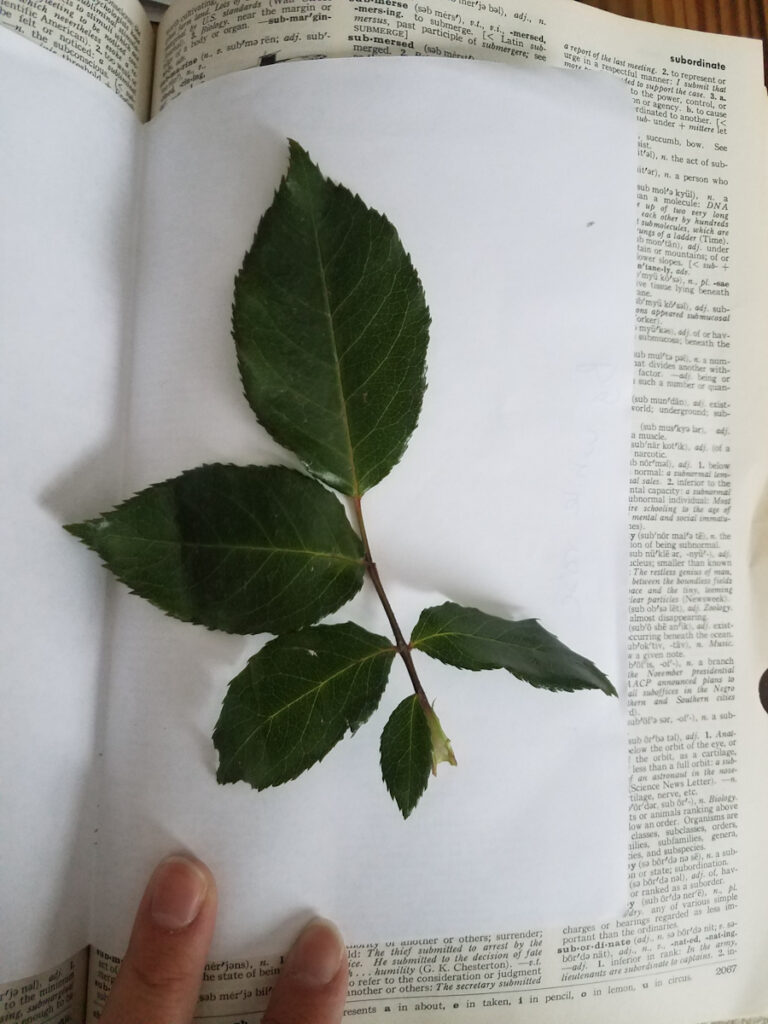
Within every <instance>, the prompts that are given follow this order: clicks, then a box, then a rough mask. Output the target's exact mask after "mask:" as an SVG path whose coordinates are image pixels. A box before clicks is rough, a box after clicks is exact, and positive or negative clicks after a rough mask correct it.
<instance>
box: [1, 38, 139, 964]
mask: <svg viewBox="0 0 768 1024" xmlns="http://www.w3.org/2000/svg"><path fill="white" fill-rule="evenodd" d="M0 140H2V141H1V142H0V224H1V225H2V228H1V229H0V439H2V443H1V444H0V488H1V493H2V511H1V512H0V571H1V573H2V578H1V581H0V692H1V699H2V708H3V715H2V718H3V727H2V739H1V740H0V787H1V789H2V796H1V797H0V822H2V824H1V825H0V830H1V832H2V840H1V841H0V922H2V925H1V926H0V981H2V980H5V979H7V980H11V979H13V978H18V977H22V976H24V975H26V974H29V973H32V972H33V971H37V970H40V969H41V968H42V967H44V966H48V965H50V964H53V963H58V962H59V961H61V960H62V959H64V958H65V957H67V956H69V955H71V954H72V953H73V952H75V951H76V950H78V949H79V948H80V947H81V946H83V945H84V944H85V943H86V942H87V941H88V915H89V883H90V854H91V850H92V840H93V837H94V833H93V829H94V828H95V827H96V826H95V824H94V821H93V812H94V803H93V792H92V788H91V783H92V781H93V774H92V770H93V765H94V763H95V761H96V760H98V758H97V750H96V740H95V730H96V728H97V724H98V720H97V693H98V676H99V671H100V667H101V661H102V653H103V652H102V624H103V615H104V595H105V590H106V584H107V580H106V577H105V576H104V573H103V572H102V571H101V570H100V569H99V567H98V564H93V563H92V562H91V563H90V564H89V562H88V561H87V560H85V559H83V557H82V554H83V552H82V548H81V546H80V545H79V544H78V543H77V541H75V540H74V538H73V537H70V536H68V535H67V534H66V533H65V532H64V530H63V529H62V524H63V523H66V522H72V521H73V520H75V519H77V518H78V517H79V516H80V513H81V512H82V507H83V506H82V502H83V495H84V491H85V493H88V495H89V499H88V500H89V501H90V500H93V501H96V502H98V503H103V502H109V501H110V500H111V499H112V497H113V496H114V491H115V488H116V487H117V486H119V484H118V482H117V480H116V470H117V468H118V467H117V452H118V450H119V448H120V440H121V439H120V437H119V436H118V434H117V433H116V431H117V429H118V419H117V415H118V404H119V403H118V391H117V388H118V375H119V374H118V371H119V363H120V355H121V346H122V344H123V342H124V341H125V340H126V339H125V326H126V324H125V320H126V318H127V312H128V311H127V309H126V303H127V298H128V294H129V293H128V285H129V273H130V269H131V264H132V260H131V244H132V241H133V238H132V226H133V217H132V202H133V180H134V174H133V172H134V163H135V160H136V158H137V156H138V142H139V127H138V125H137V123H136V120H135V118H134V116H133V114H132V113H131V112H130V111H129V110H128V109H127V108H126V107H125V104H124V103H123V102H122V101H121V100H120V99H118V97H116V96H114V95H113V94H112V93H110V92H109V91H108V90H107V89H105V88H104V87H103V86H102V85H99V84H98V83H97V82H94V81H93V80H92V79H90V77H89V76H88V75H87V74H85V72H81V71H78V70H76V69H75V68H73V67H72V66H71V65H69V64H67V63H66V62H65V61H63V60H60V59H58V58H56V57H54V56H52V55H51V54H49V53H46V52H45V51H44V50H42V49H41V48H40V47H38V46H37V45H35V44H34V43H29V42H27V41H26V40H24V39H22V38H20V37H19V36H17V35H16V34H15V33H13V32H10V31H9V30H7V29H0ZM84 481H87V486H86V487H85V488H84Z"/></svg>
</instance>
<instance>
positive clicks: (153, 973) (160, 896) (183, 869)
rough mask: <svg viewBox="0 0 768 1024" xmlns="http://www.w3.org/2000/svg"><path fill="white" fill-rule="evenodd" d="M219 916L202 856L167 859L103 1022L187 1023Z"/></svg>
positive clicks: (142, 910)
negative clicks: (217, 915) (198, 858)
mask: <svg viewBox="0 0 768 1024" xmlns="http://www.w3.org/2000/svg"><path fill="white" fill-rule="evenodd" d="M215 919H216V884H215V882H214V880H213V875H212V874H211V872H210V871H209V870H208V868H207V867H206V866H205V864H203V863H202V862H201V861H199V860H195V859H194V858H191V857H169V858H168V859H167V860H164V861H162V863H161V864H159V865H158V867H157V868H155V871H154V873H153V875H152V877H151V879H150V881H149V885H148V886H147V889H146V891H145V893H144V896H143V897H142V900H141V904H140V905H139V909H138V912H137V914H136V920H135V921H134V925H133V932H132V933H131V940H130V943H129V945H128V952H127V953H126V955H125V959H124V960H123V963H122V965H121V967H120V972H119V974H118V976H117V978H116V979H115V983H114V985H113V986H112V991H111V993H110V995H109V998H108V999H107V1003H106V1006H105V1008H104V1012H103V1014H102V1015H101V1018H100V1021H101V1024H189V1022H190V1021H191V1020H192V1014H193V1013H194V1009H195V1005H196V1003H197V1000H198V996H199V994H200V981H201V979H202V975H203V968H204V967H205V960H206V956H207V953H208V947H209V945H210V942H211V936H212V934H213V925H214V922H215Z"/></svg>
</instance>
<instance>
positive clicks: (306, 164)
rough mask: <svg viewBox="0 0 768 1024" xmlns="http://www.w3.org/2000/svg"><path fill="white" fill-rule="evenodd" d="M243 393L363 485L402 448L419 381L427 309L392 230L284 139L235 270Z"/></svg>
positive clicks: (337, 481)
mask: <svg viewBox="0 0 768 1024" xmlns="http://www.w3.org/2000/svg"><path fill="white" fill-rule="evenodd" d="M232 325H233V334H234V338H235V343H236V346H237V356H238V361H239V365H240V374H241V376H242V380H243V385H244V388H245V393H246V396H247V398H248V401H249V402H250V404H251V407H252V409H253V411H254V412H255V413H256V415H257V417H258V418H259V420H260V421H261V423H262V424H263V425H264V426H265V427H266V429H267V430H268V431H269V432H270V434H272V436H273V437H274V438H275V439H276V440H277V441H279V442H280V444H282V445H284V446H285V447H286V448H290V449H291V451H293V452H295V453H296V454H297V455H298V456H299V457H300V458H301V459H302V460H303V461H304V463H305V464H306V465H307V466H308V467H309V469H310V470H311V472H312V473H314V474H315V475H316V476H318V477H319V478H320V479H321V480H323V481H325V483H327V484H328V485H329V486H331V487H333V488H335V489H336V490H338V491H341V492H343V493H344V494H349V495H355V496H359V495H361V494H363V493H364V492H365V491H367V490H368V489H369V488H371V487H373V485H374V484H376V483H378V482H379V480H381V479H382V478H383V477H385V476H386V475H387V473H389V471H390V470H391V469H392V467H393V466H394V465H395V464H396V463H397V462H398V461H399V460H400V458H401V456H402V454H403V452H404V451H405V447H406V445H407V443H408V439H409V438H410V436H411V433H412V432H413V429H414V427H415V426H416V423H417V420H418V417H419V412H420V410H421V401H422V396H423V394H424V389H425V386H426V382H425V359H426V349H427V340H428V332H429V311H428V309H427V306H426V300H425V298H424V291H423V289H422V286H421V282H420V281H419V278H418V275H417V274H416V271H415V270H414V268H413V265H412V263H411V260H410V258H409V256H408V254H407V253H406V252H405V250H404V249H403V246H402V243H401V242H400V239H399V237H398V234H397V231H396V230H395V229H394V227H393V226H392V225H391V224H390V223H389V221H388V220H387V219H386V217H384V216H382V214H380V213H377V212H376V211H375V210H371V209H369V208H368V207H367V206H366V205H365V204H364V203H363V202H362V200H361V199H360V198H359V197H358V196H356V195H353V194H352V193H351V192H350V191H349V190H348V189H346V188H344V187H343V186H342V185H336V184H334V183H333V182H331V181H329V180H328V179H327V178H325V177H324V176H323V174H322V173H321V172H320V170H319V169H318V168H317V167H316V166H315V164H313V163H312V161H311V160H310V158H309V156H308V154H307V153H306V152H305V151H304V150H303V149H302V148H301V146H299V145H298V143H296V142H293V141H291V142H290V164H289V167H288V172H287V174H286V176H285V177H284V178H283V180H282V183H281V184H280V187H279V189H278V190H277V193H276V194H275V199H274V201H273V203H272V205H271V207H270V208H269V209H268V210H267V211H266V213H265V214H264V216H263V217H262V220H261V223H260V224H259V227H258V231H257V233H256V237H255V239H254V242H253V246H252V247H251V249H250V251H249V252H248V253H247V255H246V257H245V261H244V263H243V266H242V269H241V270H240V273H239V275H238V277H237V280H236V282H235V298H234V308H233V316H232Z"/></svg>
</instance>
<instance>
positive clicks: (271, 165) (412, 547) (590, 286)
mask: <svg viewBox="0 0 768 1024" xmlns="http://www.w3.org/2000/svg"><path fill="white" fill-rule="evenodd" d="M287 136H291V137H294V138H296V139H298V140H299V141H300V142H301V143H302V144H303V145H304V146H305V147H306V148H308V149H309V151H310V153H311V154H312V156H313V158H314V159H315V160H316V161H318V163H319V164H320V166H321V167H322V169H323V170H324V171H325V172H326V173H327V174H329V175H331V176H332V177H334V178H335V179H336V180H340V181H343V182H344V183H345V184H347V185H348V186H349V187H351V188H353V189H355V190H357V191H359V192H360V193H361V195H362V196H363V198H364V199H365V201H366V202H368V203H369V204H370V205H373V206H375V207H376V208H378V209H380V210H382V211H384V212H386V214H387V215H388V216H389V217H390V219H391V220H392V221H393V223H394V224H395V225H396V226H397V228H398V230H399V231H400V234H401V236H402V238H403V240H404V243H405V245H406V248H408V249H409V251H410V252H411V254H412V256H413V259H414V263H415V265H416V267H417V268H418V270H419V272H420V274H421V275H422V279H423V282H424V285H425V289H426V292H427V298H428V301H429V303H430V307H431V311H432V316H433V328H432V340H431V346H430V352H429V371H428V381H429V387H428V391H427V396H426V399H425V404H424V409H423V414H422V418H421V423H420V425H419V427H418V429H417V431H416V433H415V435H414V437H413V440H412V442H411V445H410V447H409V449H408V451H407V453H406V456H405V457H404V459H403V461H402V464H401V465H400V466H398V467H396V468H395V470H393V472H392V474H391V476H390V477H389V478H387V480H385V481H384V482H383V483H382V484H380V485H379V487H377V488H376V490H375V491H373V492H371V494H370V495H369V496H367V497H366V499H365V505H366V507H367V520H368V528H369V534H370V538H371V544H372V547H373V550H374V555H375V557H376V559H377V561H378V563H379V567H380V571H381V573H382V575H383V577H384V580H385V585H387V586H388V588H389V590H390V591H391V598H392V601H393V604H394V606H395V608H396V609H397V613H398V616H399V617H400V619H401V623H402V625H403V628H404V629H405V630H406V632H407V631H408V630H409V629H410V628H411V627H412V625H413V623H414V622H415V620H416V617H417V615H418V612H419V611H420V609H421V608H423V607H425V606H428V605H429V604H432V603H436V602H440V601H442V600H445V599H446V598H450V599H453V600H457V601H459V602H463V603H468V604H474V605H479V606H480V607H483V608H485V609H486V610H488V611H492V612H502V613H508V614H513V615H534V616H537V617H540V618H541V620H542V622H543V623H544V625H546V626H547V627H548V628H550V629H551V630H553V631H554V632H555V633H557V634H558V635H559V636H560V637H561V639H562V640H563V641H565V642H566V643H569V644H570V645H572V646H574V647H576V648H577V649H579V650H580V651H582V652H583V653H585V654H586V655H587V656H589V657H590V658H591V659H593V660H594V661H595V662H597V663H598V664H599V665H600V666H601V667H603V668H604V669H605V670H606V671H607V672H608V673H609V675H610V677H611V678H612V679H613V680H614V681H616V683H617V685H618V687H619V689H620V690H623V682H624V680H623V673H624V645H625V617H626V616H625V611H626V588H627V532H628V528H627V513H626V498H627V478H628V460H629V404H630V385H631V373H632V341H633V302H634V167H635V135H634V121H633V112H632V106H631V102H630V100H629V98H628V96H627V95H625V94H624V92H623V90H622V88H621V86H619V85H618V84H617V83H616V82H614V81H611V80H609V79H607V78H605V79H599V78H597V77H595V78H593V77H590V76H571V75H568V74H566V73H562V72H551V71H550V72H541V73H538V72H537V73H535V74H532V73H530V72H521V71H512V70H508V69H506V68H502V67H498V66H481V65H479V64H478V65H472V66H468V65H466V64H465V63H464V62H461V63H460V62H450V63H443V62H437V61H429V62H421V61H397V60H395V59H392V58H387V59H386V60H382V61H376V60H371V61H357V62H355V61H349V62H347V61H332V62H324V63H313V64H311V65H308V64H301V65H296V66H280V67H276V68H269V69H260V70H256V71H255V72H244V73H242V74H239V75H235V76H230V77H228V78H225V79H220V80H218V81H215V82H213V83H211V84H210V85H208V86H203V87H201V88H200V89H196V90H194V91H193V92H191V93H189V94H187V95H186V96H184V97H182V98H181V99H180V100H179V101H177V102H175V103H174V104H172V105H171V106H170V107H169V108H168V109H167V110H166V111H165V112H164V113H163V114H162V115H161V116H160V117H159V118H158V120H157V121H156V122H153V124H152V125H151V126H150V127H149V158H148V165H147V182H146V191H145V196H144V201H145V213H144V221H143V250H142V275H141V290H140V293H141V307H140V312H139V319H138V323H137V336H136V351H135V365H134V403H133V406H132V429H133V445H134V447H133V460H132V466H131V470H130V474H129V483H130V488H129V489H130V490H135V489H138V488H140V487H142V486H145V485H148V484H150V483H152V482H154V481H156V480H159V479H163V478H166V477H168V476H172V475H175V474H176V473H178V472H180V471H181V470H182V469H185V468H189V467H191V466H193V465H196V464H199V463H202V462H210V461H234V462H240V463H246V462H249V461H254V462H261V463H265V462H269V461H279V462H284V463H287V464H293V463H292V461H291V457H290V456H289V455H288V454H287V453H285V452H283V451H282V450H281V449H279V447H278V446H277V445H275V444H274V443H273V442H272V441H271V440H270V439H269V438H268V437H266V435H265V434H264V432H263V431H262V430H261V428H260V427H259V426H258V424H257V423H256V421H255V418H254V417H253V414H252V413H251V411H250V410H249V408H248V406H247V404H246V402H245V400H244V399H243V398H242V393H241V387H240V383H239V380H238V376H237V370H236V365H235V359H234V351H233V344H232V342H231V339H230V336H229V314H230V305H231V298H232V283H233V278H234V274H235V272H236V270H237V269H238V267H239V265H240V262H241V259H242V255H243V253H244V251H245V249H246V248H247V246H248V245H249V244H250V241H251V239H252V235H253V232H254V230H255V227H256V224H257V222H258V219H259V216H260V214H261V213H262V212H263V210H264V209H265V208H266V206H267V205H268V204H269V202H270V200H271V196H272V193H273V190H274V188H275V187H276V186H277V184H278V181H279V178H280V175H281V174H282V173H283V171H284V169H285V165H286V161H287V146H286V142H285V139H286V137H287ZM127 493H128V491H127V490H126V492H125V493H124V494H116V495H115V501H117V500H119V499H121V498H123V497H125V496H126V495H127ZM99 511H103V509H102V508H101V507H97V506H95V505H92V504H89V506H88V507H87V508H84V509H83V512H84V515H90V514H93V513H96V512H99ZM335 618H336V619H339V620H342V621H343V620H346V619H348V618H352V619H355V620H356V621H359V622H360V623H361V624H363V625H365V626H368V627H370V628H373V629H377V630H379V631H381V632H385V631H386V628H387V627H386V623H385V622H384V620H383V614H382V613H381V611H380V609H378V608H377V607H376V603H375V596H374V595H373V594H372V593H370V592H368V589H367V588H366V591H365V592H364V593H363V594H361V595H360V596H359V597H358V598H357V599H356V600H355V602H354V603H353V604H351V605H349V606H347V607H345V608H344V609H342V610H341V611H340V612H339V613H338V614H337V615H336V616H335ZM115 639H116V646H115V671H114V673H113V675H112V677H111V680H110V684H109V706H110V709H111V715H110V720H109V723H108V726H107V732H106V738H105V749H106V750H107V751H108V752H109V760H108V763H107V766H106V768H107V772H108V778H107V786H108V790H109V792H110V793H111V800H110V802H109V805H108V806H103V807H102V809H101V811H102V825H101V834H100V848H101V852H102V875H101V878H100V881H99V888H98V896H97V900H96V905H97V906H98V908H99V911H100V919H99V921H98V928H97V932H96V940H97V941H98V942H99V943H100V944H101V945H103V946H105V947H107V948H110V949H117V950H119V949H120V948H122V946H123V944H124V942H125V939H126V936H127V924H128V921H129V919H130V913H131V911H132V907H133V902H134V900H135V898H136V896H137V894H138V892H139V890H140V888H141V885H142V884H143V881H144V878H145V876H146V873H147V872H148V870H149V869H150V867H151V866H152V864H153V862H154V861H155V859H156V858H157V857H159V856H161V855H163V854H164V853H166V852H168V850H169V849H172V848H179V847H182V848H188V849H191V850H193V851H194V852H195V853H196V854H198V855H199V856H201V857H203V858H204V859H206V860H207V861H208V862H209V863H210V864H211V866H212V868H213V869H214V870H215V872H216V874H217V877H218V878H219V880H220V889H221V915H220V922H219V928H218V937H217V940H216V945H215V948H214V951H213V955H214V956H219V955H220V956H223V955H236V954H238V953H240V954H242V953H244V952H246V951H247V952H249V953H251V954H253V953H254V951H255V949H254V945H255V946H256V947H257V948H263V949H266V948H270V949H276V948H279V947H281V946H282V944H283V943H284V942H285V941H286V939H287V938H288V936H289V934H290V933H291V932H292V930H293V929H294V928H295V927H296V925H297V924H298V923H300V922H301V921H302V920H303V919H304V918H305V917H306V916H307V914H309V913H311V912H321V913H323V914H326V915H329V916H331V917H334V918H335V919H336V920H338V921H339V923H340V925H341V927H342V929H343V930H344V932H345V935H346V937H347V939H348V940H349V941H351V942H359V941H364V940H371V939H375V938H378V939H384V938H393V937H405V936H413V937H416V936H420V935H421V936H425V935H437V934H440V935H457V934H464V933H466V932H467V931H474V932H477V931H486V930H491V929H505V928H512V927H514V926H518V925H520V926H522V925H529V924H543V923H545V922H549V923H553V922H556V921H559V922H563V921H569V922H571V923H573V922H574V921H579V920H587V919H595V918H596V917H608V916H609V915H614V914H616V913H618V912H619V911H620V909H621V906H622V903H623V898H624V893H625V885H626V832H627V829H626V816H627V793H626V748H625V737H624V724H623V712H622V708H621V705H620V704H619V703H618V702H616V701H612V700H609V699H607V698H606V697H605V696H603V695H602V694H599V693H594V694H577V695H554V694H551V693H547V692H541V691H534V690H533V689H532V688H530V687H528V686H526V685H524V684H522V683H518V682H517V681H515V680H514V679H513V678H512V677H511V676H509V675H508V674H506V673H503V672H498V673H483V674H475V673H472V674H469V673H461V672H459V671H458V670H453V669H449V668H446V667H445V666H442V665H439V664H438V663H436V662H430V661H428V659H426V658H425V659H422V668H423V674H424V683H425V687H426V688H427V692H428V694H429V695H430V697H432V698H433V699H435V700H436V705H437V710H438V713H439V714H440V716H441V719H442V721H443V724H444V726H445V728H446V730H447V732H448V733H449V735H450V736H451V739H452V740H453V743H454V748H455V750H456V754H457V757H458V760H459V766H458V767H457V768H455V769H453V768H449V767H448V766H443V767H442V768H441V770H440V772H439V775H438V777H437V779H435V780H433V781H431V782H430V785H429V787H428V790H427V793H426V795H425V796H424V798H423V799H422V802H421V804H420V805H419V806H418V807H417V809H416V811H415V812H414V813H413V815H412V816H411V817H410V818H409V819H408V820H407V821H405V822H404V821H403V820H402V819H401V818H400V816H399V813H398V812H397V810H396V808H395V806H394V804H393V803H392V801H391V799H390V798H389V796H388V794H387V793H386V791H385V789H384V785H383V783H382V782H381V779H380V775H379V766H378V742H379V736H380V733H381V729H382V727H383V725H384V722H385V721H386V718H387V716H388V714H389V713H390V711H391V710H392V708H393V707H394V706H395V705H396V704H397V703H398V702H399V701H400V700H401V699H402V698H403V697H405V696H406V695H407V693H408V692H409V691H408V686H407V683H406V680H405V677H404V674H403V673H402V672H401V671H400V669H399V667H398V668H395V670H394V671H393V673H392V678H391V682H390V685H389V688H388V690H387V693H386V695H385V698H384V700H383V702H382V706H381V708H380V709H379V711H378V712H377V713H376V714H375V715H374V717H373V718H372V720H371V721H370V722H369V723H368V724H367V725H366V726H364V727H363V728H361V729H360V731H359V732H358V733H357V734H356V736H355V737H354V738H353V739H349V738H348V739H346V740H345V741H343V742H342V743H341V744H340V745H339V746H338V747H337V748H336V749H335V750H334V751H333V752H332V753H331V754H330V755H329V756H328V757H327V758H326V759H325V760H324V761H323V762H322V763H321V764H320V765H318V766H316V767H315V768H313V769H312V770H311V771H309V772H307V773H306V774H304V775H303V776H302V777H301V778H300V779H299V780H297V781H296V782H294V783H291V784H289V785H287V786H284V787H280V788H278V789H275V790H270V791H268V792H264V793H261V794H259V793H256V792H254V791H252V790H250V789H249V788H248V787H247V786H246V785H245V784H243V783H241V784H238V785H236V786H228V787H219V786H217V784H216V782H215V778H214V773H215V767H216V757H215V751H214V750H213V747H212V744H211V740H210V734H211V731H212V729H213V726H214V724H215V721H216V718H217V716H218V712H219V707H220V704H221V700H222V698H223V696H224V693H225V689H226V684H227V681H228V680H229V679H230V678H231V677H232V676H233V675H235V674H236V673H237V672H238V671H239V670H240V668H241V667H242V666H243V665H244V663H245V661H246V659H247V657H248V656H249V655H250V654H252V653H253V652H254V651H255V650H256V649H257V647H258V646H259V644H260V643H261V642H262V639H263V638H238V637H230V636H225V635H217V634H213V633H210V632H208V631H206V630H204V629H202V628H200V627H195V626H192V625H189V624H183V623H178V622H174V621H171V620H169V619H168V618H166V617H164V616H163V615H162V614H161V613H159V612H158V611H156V610H155V609H153V608H151V607H150V606H148V605H146V604H145V603H144V602H142V601H141V600H139V599H137V598H135V597H131V596H129V595H128V594H127V593H121V595H120V599H119V602H118V631H117V634H116V638H115Z"/></svg>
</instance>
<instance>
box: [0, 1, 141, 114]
mask: <svg viewBox="0 0 768 1024" xmlns="http://www.w3.org/2000/svg"><path fill="white" fill-rule="evenodd" d="M0 25H1V26H5V27H6V28H9V29H11V30H12V31H14V32H18V33H19V35H21V36H23V37H24V38H25V39H29V40H30V42H33V43H36V44H37V45H38V46H42V47H43V48H44V49H46V50H50V52H51V53H55V54H56V55H57V56H58V57H61V58H63V59H64V60H66V61H68V62H69V63H70V64H73V65H74V66H75V67H77V68H81V69H82V70H83V71H86V72H87V73H88V74H89V75H91V76H92V77H93V78H95V79H96V80H97V81H98V82H101V83H102V85H106V86H107V88H108V89H111V90H112V92H114V93H115V94H116V95H117V96H119V97H120V98H121V99H122V100H124V101H125V103H127V104H128V106H129V107H130V108H131V109H132V110H133V111H134V112H135V113H136V114H137V115H138V116H139V117H140V118H141V119H142V120H145V119H146V118H147V116H148V115H149V99H150V94H151V90H152V66H153V59H154V51H155V39H154V34H153V30H152V26H151V25H150V23H149V19H148V18H147V16H146V14H145V13H144V11H143V9H142V7H141V4H140V3H139V0H54V2H50V0H3V2H2V3H0Z"/></svg>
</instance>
